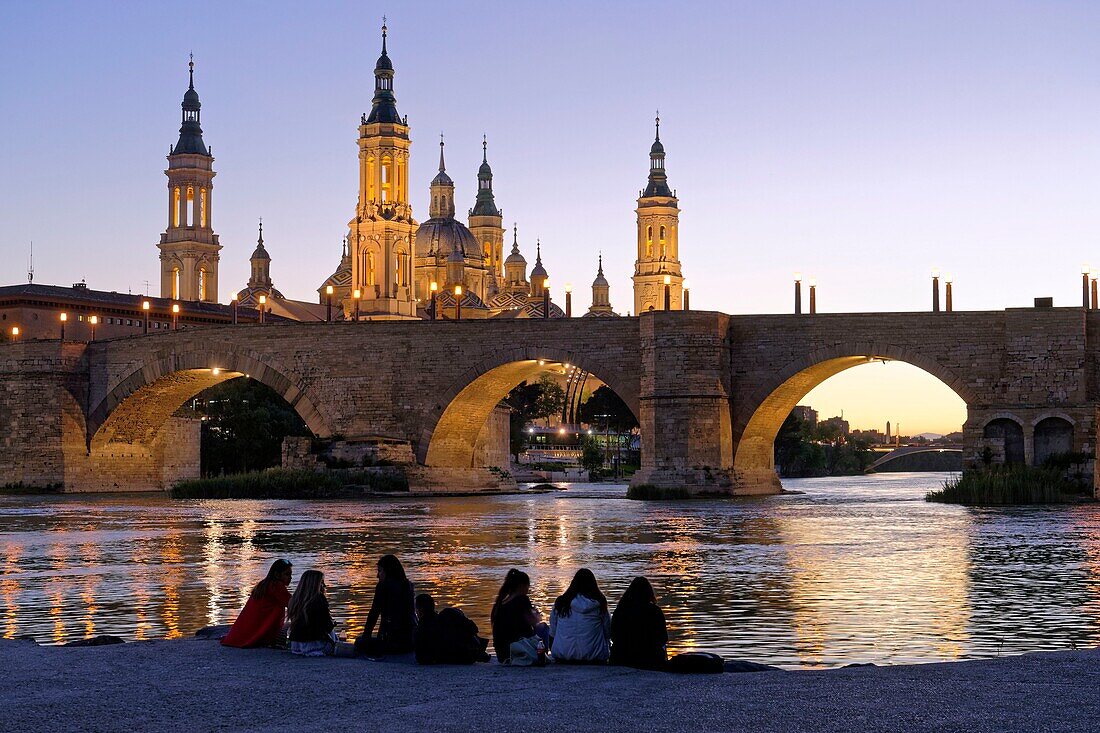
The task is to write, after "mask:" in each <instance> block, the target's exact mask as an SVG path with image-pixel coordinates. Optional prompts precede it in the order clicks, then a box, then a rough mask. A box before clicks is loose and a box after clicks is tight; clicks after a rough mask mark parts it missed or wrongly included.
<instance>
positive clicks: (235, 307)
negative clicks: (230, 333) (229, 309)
mask: <svg viewBox="0 0 1100 733" xmlns="http://www.w3.org/2000/svg"><path fill="white" fill-rule="evenodd" d="M232 305H233V325H234V326H236V325H237V296H236V295H234V296H233V302H232Z"/></svg>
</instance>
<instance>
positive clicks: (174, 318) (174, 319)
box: [172, 303, 180, 331]
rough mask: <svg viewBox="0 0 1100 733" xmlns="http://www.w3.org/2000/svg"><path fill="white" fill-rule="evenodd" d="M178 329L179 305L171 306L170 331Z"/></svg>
mask: <svg viewBox="0 0 1100 733" xmlns="http://www.w3.org/2000/svg"><path fill="white" fill-rule="evenodd" d="M179 327H180V304H179V303H173V304H172V330H173V331H175V330H177V329H178V328H179Z"/></svg>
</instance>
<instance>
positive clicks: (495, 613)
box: [489, 568, 549, 663]
mask: <svg viewBox="0 0 1100 733" xmlns="http://www.w3.org/2000/svg"><path fill="white" fill-rule="evenodd" d="M530 592H531V577H530V576H529V575H527V573H525V572H523V571H522V570H517V569H516V568H512V569H511V570H509V571H508V572H507V574H505V576H504V582H503V583H501V585H500V590H499V591H497V598H496V601H495V602H494V603H493V610H492V612H490V614H489V621H490V623H491V624H492V627H493V650H494V651H496V655H497V659H498V660H499V661H500V662H501V663H504V662H507V661H509V660H510V659H511V647H512V644H513V643H514V642H517V641H519V640H520V639H530V638H531V637H532V636H536V635H537V636H545V635H546V624H545V623H543V621H542V615H541V614H540V613H539V612H538V610H536V609H535V606H534V604H532V603H531V599H530V598H529V597H528V595H527V594H528V593H530ZM547 646H549V645H547Z"/></svg>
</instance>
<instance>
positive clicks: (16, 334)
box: [11, 326, 19, 341]
mask: <svg viewBox="0 0 1100 733" xmlns="http://www.w3.org/2000/svg"><path fill="white" fill-rule="evenodd" d="M11 340H12V341H18V340H19V326H12V327H11Z"/></svg>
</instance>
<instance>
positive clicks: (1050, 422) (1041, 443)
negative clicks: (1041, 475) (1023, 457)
mask: <svg viewBox="0 0 1100 733" xmlns="http://www.w3.org/2000/svg"><path fill="white" fill-rule="evenodd" d="M1034 447H1035V455H1034V460H1033V463H1034V464H1035V465H1036V466H1041V465H1043V464H1044V463H1046V462H1047V461H1048V460H1049V459H1052V458H1056V457H1057V456H1064V455H1065V454H1067V453H1072V452H1073V425H1072V424H1071V423H1070V422H1069V420H1066V419H1065V418H1061V417H1048V418H1046V419H1043V420H1040V421H1039V422H1038V423H1037V424H1036V425H1035V443H1034Z"/></svg>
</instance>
